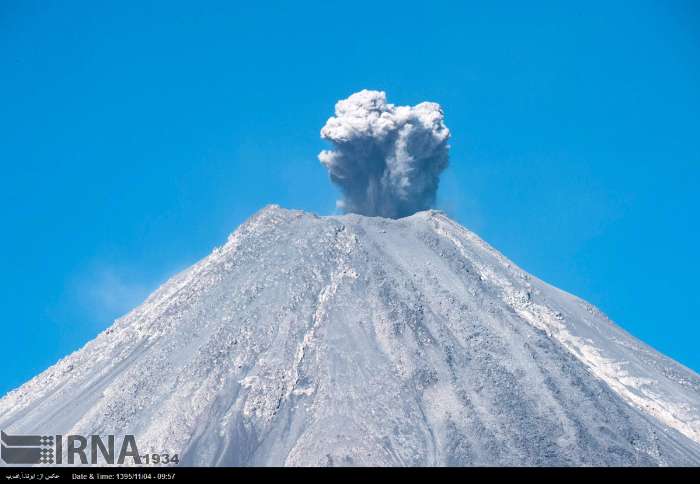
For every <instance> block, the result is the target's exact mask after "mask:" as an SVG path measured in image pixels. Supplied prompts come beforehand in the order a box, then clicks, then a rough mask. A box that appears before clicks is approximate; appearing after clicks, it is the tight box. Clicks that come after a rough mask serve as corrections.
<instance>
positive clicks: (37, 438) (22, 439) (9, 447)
mask: <svg viewBox="0 0 700 484" xmlns="http://www.w3.org/2000/svg"><path fill="white" fill-rule="evenodd" d="M0 439H1V440H2V448H0V456H1V457H2V460H3V461H5V463H6V464H25V465H26V464H53V462H54V436H53V435H8V434H6V433H5V432H4V431H2V432H0Z"/></svg>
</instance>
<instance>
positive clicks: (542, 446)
mask: <svg viewBox="0 0 700 484" xmlns="http://www.w3.org/2000/svg"><path fill="white" fill-rule="evenodd" d="M0 428H2V429H3V430H5V431H6V432H8V433H40V434H51V433H61V434H69V433H73V434H124V433H133V434H135V435H136V440H137V442H138V444H139V450H141V451H142V452H146V451H155V452H169V453H179V455H180V460H181V462H182V463H183V464H188V465H390V466H395V465H429V466H432V465H459V466H462V465H700V377H699V376H698V375H697V374H695V373H693V372H692V371H690V370H688V369H687V368H685V367H683V366H681V365H679V364H677V363H675V362H674V361H672V360H670V359H668V358H666V357H664V356H663V355H661V354H659V353H657V352H656V351H654V350H653V349H652V348H650V347H648V346H647V345H645V344H644V343H642V342H640V341H638V340H637V339H635V338H634V337H632V336H630V335H629V334H628V333H626V332H625V331H623V330H622V329H620V328H619V327H617V326H616V325H615V324H613V323H612V322H611V321H609V320H608V319H607V318H606V317H605V316H604V315H603V314H601V313H600V311H598V310H597V309H596V308H594V307H592V306H591V305H590V304H588V303H586V302H584V301H582V300H580V299H578V298H576V297H574V296H572V295H570V294H567V293H565V292H563V291H560V290H558V289H556V288H554V287H551V286H549V285H547V284H545V283H544V282H542V281H540V280H538V279H536V278H535V277H532V276H530V275H528V274H527V273H525V272H524V271H522V270H521V269H519V268H518V267H517V266H515V265H514V264H513V263H511V262H509V261H508V260H507V259H506V258H505V257H503V256H502V255H501V254H499V253H498V252H497V251H495V250H494V249H493V248H491V247H490V246H489V245H487V244H486V243H485V242H483V241H482V240H481V239H479V238H478V237H477V236H476V235H474V234H473V233H471V232H469V231H468V230H466V229H464V228H463V227H461V226H459V225H458V224H456V223H455V222H453V221H452V220H450V219H449V218H447V217H446V216H445V215H443V214H441V213H439V212H433V211H427V212H419V213H417V214H415V215H412V216H410V217H406V218H403V219H399V220H390V219H383V218H370V217H362V216H358V215H343V216H331V217H318V216H315V215H312V214H308V213H304V212H300V211H294V210H285V209H282V208H279V207H277V206H270V207H267V208H265V209H264V210H262V211H260V212H258V213H257V214H256V215H255V216H253V217H252V218H251V219H250V220H248V221H247V222H246V223H245V224H243V225H242V226H241V227H240V228H239V229H238V230H236V231H235V232H234V233H233V234H232V235H231V236H230V237H229V240H228V241H227V243H226V244H225V245H224V246H222V247H220V248H217V249H216V250H214V251H213V252H212V254H211V255H210V256H208V257H206V258H205V259H203V260H202V261H201V262H199V263H197V264H195V265H194V266H192V267H191V268H190V269H188V270H186V271H184V272H183V273H181V274H179V275H177V276H176V277H174V278H172V279H171V280H170V281H168V282H167V283H165V284H164V285H163V286H162V287H161V288H160V289H158V290H157V291H156V292H155V293H154V294H153V295H152V296H150V297H149V298H148V300H147V301H146V302H145V303H143V304H142V305H141V306H140V307H138V308H136V309H135V310H133V311H132V312H131V313H129V314H127V315H126V316H124V317H123V318H121V319H119V320H117V321H116V322H115V323H114V325H112V326H111V327H110V328H109V329H107V330H106V331H104V332H103V333H101V334H100V335H99V336H98V337H97V338H95V339H94V340H93V341H91V342H90V343H88V344H87V345H86V346H85V347H84V348H82V349H81V350H79V351H77V352H75V353H73V354H71V355H69V356H68V357H66V358H65V359H63V360H61V361H60V362H59V363H57V364H56V365H55V366H53V367H51V368H49V369H48V370H46V371H45V372H43V373H41V374H40V375H38V376H37V377H35V378H34V379H32V380H31V381H29V382H28V383H26V384H25V385H23V386H22V387H20V388H19V389H17V390H14V391H12V392H10V393H9V394H7V395H6V396H5V397H4V398H3V399H2V400H0Z"/></svg>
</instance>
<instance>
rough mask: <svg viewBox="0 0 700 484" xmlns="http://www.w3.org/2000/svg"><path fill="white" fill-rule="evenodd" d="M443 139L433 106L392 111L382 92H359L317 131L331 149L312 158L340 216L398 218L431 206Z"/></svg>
mask: <svg viewBox="0 0 700 484" xmlns="http://www.w3.org/2000/svg"><path fill="white" fill-rule="evenodd" d="M449 137H450V131H449V130H448V129H447V127H446V126H445V123H444V115H443V112H442V109H441V108H440V105H439V104H436V103H430V102H424V103H420V104H418V105H416V106H413V107H411V106H394V105H393V104H389V103H387V101H386V94H385V93H384V92H381V91H368V90H363V91H360V92H358V93H355V94H353V95H352V96H350V97H349V98H347V99H344V100H342V101H338V103H337V104H336V105H335V116H334V117H331V118H330V119H328V122H326V125H325V126H324V127H323V129H321V138H323V139H326V140H328V141H330V142H331V143H333V145H334V148H335V149H334V150H330V151H322V152H321V153H320V154H319V156H318V158H319V160H321V163H322V164H323V165H324V166H325V167H326V168H328V172H329V174H330V177H331V180H332V181H333V183H335V184H337V185H338V186H339V187H340V189H341V191H342V193H343V199H342V200H339V201H338V206H339V207H340V208H341V209H342V210H343V211H345V212H353V213H359V214H362V215H370V216H381V217H390V218H399V217H405V216H408V215H411V214H413V213H415V212H417V211H419V210H425V209H427V208H430V207H431V206H432V205H433V203H434V202H435V194H436V192H437V188H438V182H439V177H440V173H441V172H442V171H443V170H444V169H445V168H446V167H447V162H448V148H449V146H448V145H447V140H448V138H449Z"/></svg>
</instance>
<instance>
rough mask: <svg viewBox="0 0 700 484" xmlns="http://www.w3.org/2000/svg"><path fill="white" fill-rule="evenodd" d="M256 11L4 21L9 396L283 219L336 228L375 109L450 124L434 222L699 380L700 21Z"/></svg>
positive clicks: (683, 10)
mask: <svg viewBox="0 0 700 484" xmlns="http://www.w3.org/2000/svg"><path fill="white" fill-rule="evenodd" d="M242 3H244V2H220V3H218V2H177V1H168V2H155V3H151V2H141V1H138V2H137V1H105V2H92V1H86V2H77V1H65V2H63V1H61V2H49V1H41V2H34V1H3V2H0V59H1V61H0V62H1V64H0V65H1V67H0V73H1V74H0V163H1V165H0V166H1V168H2V172H1V174H0V217H1V223H2V225H1V226H2V232H1V233H2V236H1V237H0V266H1V267H2V278H3V284H2V291H0V305H1V307H2V320H1V323H0V324H2V327H1V328H0V334H1V337H2V352H3V364H2V372H1V373H0V375H1V376H0V393H4V392H5V391H7V390H9V389H11V388H13V387H15V386H17V385H19V384H21V383H22V382H24V381H25V380H27V379H28V378H30V377H31V376H33V375H34V374H36V373H38V372H39V371H41V370H44V369H45V368H47V367H48V366H49V365H50V364H53V363H54V362H55V361H56V360H58V359H59V358H60V357H62V356H64V355H66V354H68V353H69V352H71V351H73V350H76V349H78V348H79V347H80V346H81V345H82V344H84V343H85V342H86V341H88V340H89V339H92V338H93V337H94V336H95V335H96V334H97V333H98V332H99V331H101V330H103V329H104V328H106V327H107V326H108V325H109V324H110V323H111V321H112V320H113V319H114V318H115V317H117V316H119V315H121V314H123V313H125V312H126V311H128V310H129V309H130V308H132V307H133V306H135V305H136V304H138V303H139V302H141V301H142V300H143V298H145V296H146V295H147V294H148V293H149V292H150V291H151V290H153V289H154V288H156V287H157V286H158V285H159V284H160V283H161V282H163V281H164V280H165V279H166V278H167V277H169V276H170V275H172V274H173V273H175V272H177V271H179V270H181V269H183V268H185V267H187V266H188V265H190V264H192V263H193V262H195V261H197V260H198V259H199V258H201V257H203V256H205V255H206V254H208V253H209V251H210V250H211V249H212V248H213V247H214V246H216V245H219V244H221V243H223V242H224V241H225V238H226V236H227V234H228V233H229V232H231V231H233V230H234V229H235V228H236V227H237V226H238V225H239V224H240V223H241V222H242V221H243V220H245V219H246V218H247V217H248V216H250V215H251V214H252V213H253V212H254V211H256V210H257V209H259V208H261V207H262V206H264V205H265V204H268V203H278V204H281V205H283V206H285V207H292V208H300V209H304V210H309V211H314V212H317V213H321V214H330V213H333V212H334V210H335V209H334V203H335V198H336V196H337V193H336V191H335V189H334V188H333V187H332V186H331V185H330V183H329V182H328V181H327V174H326V171H325V170H324V169H323V168H322V167H321V166H320V165H319V163H318V161H317V159H316V155H317V153H318V151H319V150H320V149H322V148H324V147H325V146H324V143H323V142H322V141H321V140H320V139H319V129H320V128H321V126H322V125H323V124H324V122H325V120H326V119H327V118H328V116H330V115H331V113H332V108H333V105H334V103H335V101H336V100H337V99H339V98H344V97H346V96H348V95H349V94H351V93H353V92H355V91H357V90H360V89H362V88H370V89H381V90H385V91H387V93H388V96H389V99H390V101H392V102H394V103H398V104H408V103H410V104H414V103H417V102H420V101H423V100H431V101H437V102H439V103H441V104H442V105H443V107H444V109H445V112H446V121H447V124H448V126H449V127H450V129H451V131H452V133H453V138H452V165H451V168H450V169H449V170H448V171H447V172H446V173H445V175H444V177H443V184H442V188H441V191H440V193H439V207H440V208H443V209H444V210H446V211H447V212H448V213H449V214H450V215H451V216H453V217H454V218H456V219H457V220H458V221H459V222H461V223H462V224H464V225H465V226H467V227H469V228H470V229H472V230H474V231H476V232H477V233H478V234H480V235H481V236H482V237H483V238H485V239H486V240H487V241H489V242H490V243H491V244H493V245H494V246H495V247H496V248H498V249H499V250H500V251H502V252H503V253H504V254H505V255H506V256H508V257H510V258H511V259H513V260H514V261H515V262H516V263H518V264H519V265H521V266H522V267H523V268H524V269H526V270H527V271H529V272H531V273H533V274H535V275H537V276H538V277H540V278H542V279H544V280H546V281H548V282H550V283H552V284H554V285H557V286H559V287H561V288H563V289H565V290H567V291H569V292H572V293H574V294H577V295H579V296H581V297H583V298H585V299H587V300H588V301H590V302H592V303H594V304H596V305H597V306H599V307H600V308H601V309H602V310H603V311H605V312H606V313H607V314H608V315H609V316H610V317H611V318H613V319H614V320H615V321H616V322H617V323H618V324H620V325H621V326H623V327H624V328H626V329H627V330H629V331H630V332H632V333H633V334H634V335H636V336H638V337H639V338H641V339H643V340H644V341H646V342H648V343H650V344H651V345H653V346H655V347H656V348H657V349H659V350H661V351H662V352H664V353H666V354H668V355H670V356H672V357H673V358H676V359H677V360H679V361H680V362H682V363H684V364H685V365H687V366H689V367H691V368H694V369H695V370H696V371H698V370H700V350H699V349H698V348H699V346H700V316H699V314H700V313H699V310H698V305H699V304H698V303H700V300H699V299H700V298H699V296H698V294H699V293H700V287H699V284H698V279H697V278H698V274H699V273H700V256H699V255H698V247H700V234H699V233H698V219H699V215H698V209H699V208H700V204H699V203H698V199H697V197H698V189H699V188H700V7H699V6H698V3H697V2H694V1H687V2H681V1H656V2H644V1H635V2H627V1H624V2H610V1H605V2H479V3H471V2H444V3H443V2H410V1H402V2H395V3H393V4H392V3H389V2H378V1H376V0H375V1H371V2H360V1H353V2H325V3H327V4H324V5H321V2H313V3H309V4H308V6H303V5H302V3H301V2H286V3H267V4H266V6H264V7H252V6H247V7H243V6H241V5H240V4H242ZM245 3H248V4H251V5H252V4H254V3H259V2H245Z"/></svg>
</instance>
